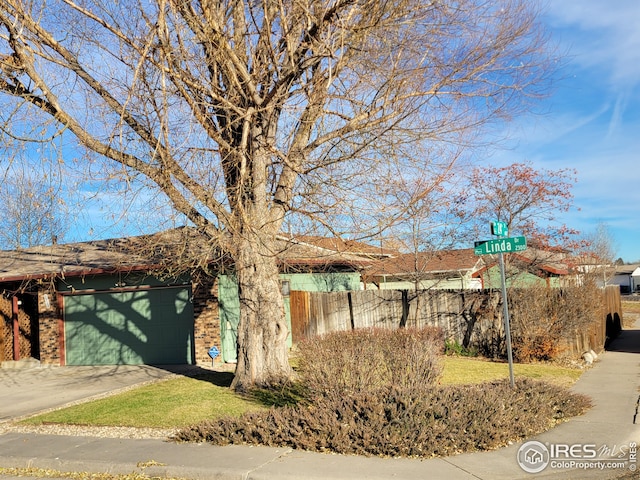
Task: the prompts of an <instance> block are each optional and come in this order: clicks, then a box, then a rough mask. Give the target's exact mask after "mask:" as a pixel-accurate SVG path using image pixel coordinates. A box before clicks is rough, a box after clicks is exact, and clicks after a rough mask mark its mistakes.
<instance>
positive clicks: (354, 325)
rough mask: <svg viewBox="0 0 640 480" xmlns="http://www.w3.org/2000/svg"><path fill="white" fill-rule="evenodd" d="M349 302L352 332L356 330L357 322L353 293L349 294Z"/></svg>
mask: <svg viewBox="0 0 640 480" xmlns="http://www.w3.org/2000/svg"><path fill="white" fill-rule="evenodd" d="M347 301H348V302H349V321H350V322H351V330H355V329H356V322H355V319H354V318H353V299H352V298H351V292H347Z"/></svg>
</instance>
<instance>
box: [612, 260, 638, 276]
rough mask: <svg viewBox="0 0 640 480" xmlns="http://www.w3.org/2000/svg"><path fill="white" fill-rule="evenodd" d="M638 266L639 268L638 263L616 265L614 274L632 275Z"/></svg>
mask: <svg viewBox="0 0 640 480" xmlns="http://www.w3.org/2000/svg"><path fill="white" fill-rule="evenodd" d="M638 268H640V263H632V264H625V265H616V266H615V274H616V275H633V274H634V272H635V271H636V270H637V269H638Z"/></svg>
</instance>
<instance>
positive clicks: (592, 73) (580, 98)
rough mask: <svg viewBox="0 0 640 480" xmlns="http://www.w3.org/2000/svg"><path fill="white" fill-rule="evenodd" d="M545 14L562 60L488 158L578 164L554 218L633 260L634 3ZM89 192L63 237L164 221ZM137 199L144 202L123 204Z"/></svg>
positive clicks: (585, 5) (638, 129)
mask: <svg viewBox="0 0 640 480" xmlns="http://www.w3.org/2000/svg"><path fill="white" fill-rule="evenodd" d="M544 20H545V23H546V24H547V26H548V28H549V29H550V32H551V35H552V40H553V41H554V42H555V43H556V44H557V49H558V53H559V54H561V55H562V58H563V60H562V62H561V63H562V67H561V68H560V69H559V70H558V71H557V72H556V74H555V75H554V85H553V90H552V94H551V95H550V96H549V97H548V98H546V99H545V100H544V101H543V102H542V103H541V104H538V105H536V111H537V112H538V113H537V114H532V115H529V116H526V117H521V118H518V119H516V121H515V122H514V123H513V124H512V125H510V126H509V127H508V132H509V138H508V139H507V142H506V143H505V147H506V148H505V149H503V150H499V151H497V152H495V154H494V155H493V156H492V157H491V158H490V159H489V162H490V163H492V164H497V165H499V164H509V163H514V162H523V161H530V162H531V163H532V164H533V166H534V167H535V168H544V169H561V168H574V169H576V170H577V172H578V183H577V185H576V186H575V188H574V190H573V194H574V204H575V207H576V208H575V209H574V210H573V211H571V212H569V213H567V214H565V215H564V216H563V217H561V220H562V222H563V223H566V224H567V225H568V226H569V227H572V228H576V229H578V230H580V231H581V232H583V233H586V234H588V233H590V232H593V231H595V229H596V228H597V226H598V224H604V225H606V226H607V228H608V230H609V232H610V234H611V235H612V237H613V240H614V251H615V254H616V258H617V257H622V258H623V259H624V260H625V261H627V262H635V261H639V262H640V168H639V167H638V166H637V159H638V157H639V152H640V88H639V84H640V1H638V0H617V1H616V2H605V1H604V0H548V1H547V3H546V9H545V16H544ZM103 194H104V193H103ZM94 195H95V197H94V201H87V200H85V202H84V209H83V210H84V211H83V212H82V214H81V217H80V218H78V219H77V220H78V222H77V224H76V225H75V228H74V229H73V231H72V232H69V234H70V235H69V237H75V238H74V239H82V240H86V239H88V238H102V237H105V236H116V235H118V233H117V232H118V230H124V231H126V232H127V233H128V234H136V233H140V232H141V231H153V230H157V229H159V228H158V227H170V226H172V225H160V224H161V222H160V221H158V220H159V218H158V216H156V215H154V216H152V218H149V211H148V210H147V211H146V212H145V213H146V215H144V214H143V215H141V213H142V212H144V210H145V207H144V205H145V204H146V202H145V201H143V202H140V201H139V200H140V199H139V198H138V199H137V201H136V200H133V199H131V198H126V197H127V195H125V194H122V195H121V196H120V198H121V199H123V204H122V205H117V204H118V203H119V202H118V201H117V200H115V199H114V196H113V192H111V194H109V195H107V197H109V199H110V200H103V201H99V197H100V195H101V194H95V193H94ZM114 200H115V201H114ZM127 203H128V204H129V210H127V211H126V212H125V213H124V214H123V213H122V210H121V208H123V207H125V204H127ZM136 203H141V204H142V205H143V207H142V208H141V209H140V208H131V207H132V205H133V206H134V207H135V204H136ZM114 207H115V208H114ZM115 212H121V213H115ZM121 215H123V216H124V217H125V218H123V217H122V216H121ZM145 217H146V219H147V221H146V222H144V223H145V225H143V224H141V223H140V219H141V218H145ZM127 218H128V221H127ZM114 224H116V225H114ZM151 224H153V226H152V225H151ZM117 225H119V227H118V226H117ZM153 227H156V228H153ZM69 239H70V240H71V238H69Z"/></svg>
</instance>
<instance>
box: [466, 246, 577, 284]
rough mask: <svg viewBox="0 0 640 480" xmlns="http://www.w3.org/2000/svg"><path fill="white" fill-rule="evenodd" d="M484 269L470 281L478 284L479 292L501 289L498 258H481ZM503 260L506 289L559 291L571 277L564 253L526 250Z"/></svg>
mask: <svg viewBox="0 0 640 480" xmlns="http://www.w3.org/2000/svg"><path fill="white" fill-rule="evenodd" d="M483 257H484V258H483V260H484V261H485V266H484V267H483V268H481V269H478V270H476V271H475V272H474V273H473V275H472V276H473V277H474V278H477V279H479V280H480V282H481V285H482V287H481V288H490V289H497V288H501V286H502V277H501V274H500V265H499V263H498V262H499V260H498V256H497V255H483ZM504 258H505V276H506V284H507V286H508V287H521V288H526V287H532V286H545V287H556V288H557V287H562V286H564V285H565V284H566V282H567V281H568V280H569V278H570V277H571V269H570V267H569V265H568V263H567V257H566V255H565V254H564V253H561V252H555V251H546V250H540V249H536V248H528V249H527V250H524V251H522V252H518V253H511V254H508V255H505V256H504Z"/></svg>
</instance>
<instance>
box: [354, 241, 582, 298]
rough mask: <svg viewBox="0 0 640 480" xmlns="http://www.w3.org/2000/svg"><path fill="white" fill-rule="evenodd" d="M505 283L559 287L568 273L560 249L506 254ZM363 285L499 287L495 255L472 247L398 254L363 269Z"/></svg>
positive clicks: (564, 258)
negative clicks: (481, 252)
mask: <svg viewBox="0 0 640 480" xmlns="http://www.w3.org/2000/svg"><path fill="white" fill-rule="evenodd" d="M505 259H506V267H507V268H506V271H507V284H508V285H509V286H522V287H528V286H532V285H546V286H549V287H559V286H561V285H563V283H564V281H565V280H568V279H569V277H570V274H571V270H570V267H569V265H568V263H567V261H566V256H565V255H564V254H563V253H561V252H555V251H545V250H540V249H535V248H529V249H527V250H524V251H522V252H518V253H511V254H508V255H505ZM363 282H364V284H365V288H377V289H396V290H406V289H409V290H410V289H415V288H417V289H434V288H435V289H455V290H479V289H486V288H489V289H494V288H495V289H497V288H500V287H501V275H500V267H499V263H498V256H497V255H476V254H475V253H474V249H473V248H466V249H457V250H439V251H435V252H418V253H410V254H400V255H397V256H393V257H389V258H385V259H382V260H380V261H379V262H378V263H376V264H375V265H372V266H371V267H369V268H367V269H365V270H364V272H363Z"/></svg>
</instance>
